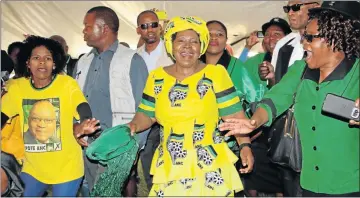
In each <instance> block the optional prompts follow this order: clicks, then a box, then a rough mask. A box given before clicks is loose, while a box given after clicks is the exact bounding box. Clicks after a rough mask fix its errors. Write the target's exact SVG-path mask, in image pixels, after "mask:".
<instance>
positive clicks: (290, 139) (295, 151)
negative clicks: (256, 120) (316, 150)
mask: <svg viewBox="0 0 360 198" xmlns="http://www.w3.org/2000/svg"><path fill="white" fill-rule="evenodd" d="M306 68H307V66H305V70H304V71H303V74H302V76H301V81H300V83H299V84H298V86H297V88H296V91H295V93H294V95H293V104H292V105H291V107H290V108H289V109H288V110H287V112H286V115H285V124H284V127H283V130H282V133H281V135H280V138H279V141H278V142H277V144H276V145H274V144H272V146H271V148H270V152H269V157H270V161H272V162H273V163H275V164H279V165H281V166H286V167H289V168H291V169H293V170H294V171H296V172H301V165H302V152H301V141H300V134H299V130H298V128H297V124H296V120H295V116H294V104H295V97H296V92H297V91H298V89H299V86H300V84H301V82H302V79H303V78H304V75H305V72H306Z"/></svg>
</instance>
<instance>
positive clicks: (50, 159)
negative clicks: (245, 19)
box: [1, 0, 360, 197]
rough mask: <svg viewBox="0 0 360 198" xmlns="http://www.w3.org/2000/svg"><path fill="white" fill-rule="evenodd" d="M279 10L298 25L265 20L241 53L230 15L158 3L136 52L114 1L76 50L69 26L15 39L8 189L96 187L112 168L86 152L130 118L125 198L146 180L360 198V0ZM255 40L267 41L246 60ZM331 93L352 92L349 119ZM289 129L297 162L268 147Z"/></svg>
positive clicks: (166, 189)
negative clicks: (134, 147)
mask: <svg viewBox="0 0 360 198" xmlns="http://www.w3.org/2000/svg"><path fill="white" fill-rule="evenodd" d="M283 10H284V12H285V13H286V14H287V16H288V21H289V23H288V22H287V21H286V20H284V19H282V18H279V17H277V16H274V18H271V19H269V21H268V22H266V23H264V24H263V25H262V26H261V27H259V28H261V32H262V33H263V35H264V38H263V39H261V38H259V36H258V35H257V31H254V32H252V33H251V34H250V36H249V37H248V38H247V40H246V46H245V48H244V50H243V51H242V53H241V55H240V57H238V58H237V57H234V56H233V54H232V51H230V48H229V47H228V44H227V39H228V32H227V27H226V26H225V25H224V23H223V22H221V21H218V20H210V21H204V20H203V19H202V18H200V17H197V16H177V17H173V18H171V19H170V20H166V21H161V20H159V17H158V15H157V14H156V10H154V9H153V10H145V11H143V12H141V13H140V14H139V15H138V17H137V19H136V20H137V21H136V22H137V26H138V27H137V28H136V33H137V34H138V35H139V36H140V39H139V43H138V48H137V50H133V49H130V48H129V45H128V44H127V43H125V42H120V41H119V40H118V32H119V26H120V23H119V18H118V16H117V14H116V13H115V12H114V11H113V10H112V9H111V8H109V7H105V6H98V7H93V8H91V9H90V10H89V11H88V12H87V13H85V16H84V20H83V24H84V29H83V34H84V41H85V42H86V44H87V45H88V46H90V47H92V49H91V51H90V52H88V53H86V54H82V55H81V56H80V57H79V58H78V59H73V58H72V57H71V56H70V55H69V54H68V49H69V47H68V45H67V43H66V41H65V39H64V38H63V37H62V36H60V35H53V36H51V37H49V38H45V37H41V36H36V35H27V36H26V39H25V40H24V41H17V42H14V43H12V44H11V45H9V47H8V50H7V52H5V51H3V50H2V55H1V68H2V72H1V77H2V81H1V86H2V91H1V95H2V100H1V104H2V109H1V150H2V151H1V152H2V153H1V158H2V159H1V168H2V169H1V193H2V196H24V197H27V196H30V197H32V196H38V197H41V196H44V194H46V193H47V191H48V189H49V187H50V186H51V187H52V191H51V196H71V197H74V196H84V197H87V196H91V195H93V194H92V192H93V191H94V188H96V184H97V183H98V182H99V181H100V180H104V178H103V177H101V176H102V175H104V173H106V171H107V168H108V167H107V165H106V163H105V164H104V163H103V161H101V162H100V161H96V160H93V158H89V157H88V156H87V155H86V153H87V150H88V148H89V149H90V148H91V145H94V144H95V143H99V141H97V140H101V139H102V137H104V136H102V134H105V133H103V132H104V131H109V130H110V129H117V128H116V127H117V126H123V127H120V128H124V127H125V128H128V130H129V131H130V134H129V136H136V137H137V138H136V141H137V144H138V146H139V151H138V152H137V154H136V155H137V156H138V157H137V158H136V160H135V161H132V162H131V164H128V165H129V166H131V167H132V168H131V170H130V171H129V172H128V173H126V175H127V179H126V181H125V182H124V183H123V184H122V185H121V186H119V191H121V192H117V194H122V195H123V196H126V197H136V196H137V187H138V184H139V178H140V180H143V182H144V183H146V186H147V188H148V191H149V196H159V197H166V196H205V197H211V196H236V197H240V196H241V197H242V196H251V197H257V196H276V197H283V196H285V197H300V196H304V197H316V196H354V197H359V196H360V176H359V174H360V173H359V169H360V168H359V165H360V163H359V160H360V159H359V156H360V155H359V154H360V153H359V150H360V148H359V142H360V141H359V140H360V139H359V67H360V62H359V57H360V12H359V10H360V3H359V2H356V1H331V2H328V1H325V2H321V1H318V0H313V1H310V0H301V1H300V0H290V1H288V3H287V5H285V6H283ZM258 43H261V45H262V47H263V51H264V52H262V53H259V54H257V55H255V56H253V57H248V52H249V50H250V49H251V48H252V47H253V46H254V45H256V44H258ZM13 72H14V75H12V76H10V74H11V73H13ZM329 94H332V95H335V97H336V96H339V97H338V98H339V100H341V101H350V103H351V105H350V108H351V109H352V112H345V114H348V117H346V116H345V117H344V116H343V117H339V116H341V115H342V114H336V113H338V112H333V114H335V115H333V114H326V113H324V112H323V111H322V107H323V103H324V101H325V100H326V99H327V96H329ZM344 98H345V100H344ZM346 99H347V100H346ZM339 103H340V102H339V101H338V102H336V103H333V104H332V106H334V107H336V106H337V105H342V104H339ZM338 109H341V107H340V108H338ZM345 109H347V108H343V110H345ZM289 112H290V114H289ZM291 113H293V117H291V118H290V117H289V115H292V114H291ZM356 113H357V117H356ZM351 116H352V117H351ZM295 120H296V125H291V126H292V127H288V126H289V123H290V124H291V123H292V124H294V122H295ZM294 126H295V127H296V129H297V130H296V131H298V133H299V136H300V142H301V144H295V143H293V144H292V145H291V146H292V147H299V149H300V150H301V153H302V155H301V156H300V160H301V164H302V166H301V170H299V169H294V168H293V167H292V166H290V165H289V164H286V163H285V164H284V163H279V162H277V161H275V160H274V159H273V158H272V155H273V154H274V150H275V149H276V148H277V146H278V145H279V144H280V141H281V140H282V137H283V136H284V131H289V130H295V129H294ZM114 131H115V132H116V130H113V132H114ZM109 143H111V144H116V141H111V142H109ZM116 146H117V145H116ZM97 147H100V148H101V147H102V145H99V144H97ZM108 147H109V146H108V145H105V144H104V145H103V148H102V149H103V150H105V149H106V148H108ZM119 147H121V145H119ZM285 149H289V148H285ZM109 152H113V151H109ZM290 157H292V156H290ZM115 162H116V163H121V162H123V163H130V162H128V161H127V160H124V161H121V160H118V161H115ZM139 162H140V163H141V164H138V163H139ZM138 165H139V166H141V167H142V170H143V175H140V174H139V173H138V172H137V167H138ZM117 178H118V177H117ZM105 179H109V180H111V179H112V178H111V176H110V177H109V178H105ZM115 190H116V189H115ZM97 193H99V192H97ZM100 193H101V192H100ZM107 193H108V192H107ZM104 195H105V194H104ZM106 195H108V194H106Z"/></svg>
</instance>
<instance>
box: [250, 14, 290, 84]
mask: <svg viewBox="0 0 360 198" xmlns="http://www.w3.org/2000/svg"><path fill="white" fill-rule="evenodd" d="M261 29H262V33H263V35H264V40H263V46H264V50H265V52H264V53H260V54H258V55H256V56H254V57H252V58H249V59H248V60H247V61H246V62H245V63H244V66H245V67H246V69H248V70H249V72H250V73H252V74H254V75H255V76H256V77H257V78H256V80H257V83H259V84H262V85H263V86H265V87H267V86H268V85H270V86H271V85H273V84H274V83H275V76H274V75H272V72H271V71H273V70H274V67H273V66H272V65H271V58H272V54H273V51H274V49H275V46H276V44H277V42H278V41H279V40H280V39H282V38H283V37H285V36H286V35H288V34H290V33H291V29H290V26H289V24H288V23H287V22H286V21H285V20H284V19H282V18H278V17H275V18H273V19H271V20H270V21H269V22H267V23H265V24H263V25H262V27H261ZM270 86H269V87H270Z"/></svg>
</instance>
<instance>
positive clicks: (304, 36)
mask: <svg viewBox="0 0 360 198" xmlns="http://www.w3.org/2000/svg"><path fill="white" fill-rule="evenodd" d="M320 37H321V36H320V35H319V34H317V35H314V34H307V33H306V32H304V35H303V39H305V40H307V41H308V42H309V43H311V42H312V41H313V39H314V38H320Z"/></svg>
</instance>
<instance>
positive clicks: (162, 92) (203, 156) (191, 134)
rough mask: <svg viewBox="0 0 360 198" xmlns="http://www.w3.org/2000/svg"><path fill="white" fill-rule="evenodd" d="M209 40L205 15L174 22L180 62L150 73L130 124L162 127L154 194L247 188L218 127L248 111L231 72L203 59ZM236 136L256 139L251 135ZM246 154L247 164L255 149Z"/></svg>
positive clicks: (170, 32)
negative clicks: (203, 17)
mask: <svg viewBox="0 0 360 198" xmlns="http://www.w3.org/2000/svg"><path fill="white" fill-rule="evenodd" d="M208 43H209V32H208V30H207V27H206V22H205V21H203V20H202V19H200V18H197V17H175V18H173V19H172V20H170V21H169V23H168V25H167V27H166V29H165V45H166V50H167V52H168V53H169V54H170V55H171V56H172V58H173V59H174V60H175V64H173V65H170V66H167V67H160V68H158V69H156V70H154V71H153V72H151V73H150V75H149V78H148V80H147V83H146V86H145V89H144V94H143V99H142V102H141V104H140V106H139V108H138V112H137V113H136V115H135V117H134V119H133V120H132V121H131V122H130V123H129V124H128V125H129V127H130V129H131V131H132V132H133V133H134V132H140V131H143V130H145V129H147V128H149V127H150V126H151V125H152V124H153V123H155V122H158V123H159V124H160V126H161V129H160V141H161V142H160V145H159V147H158V148H157V150H156V152H155V154H154V157H153V162H152V166H151V174H152V175H153V176H154V177H153V186H152V189H151V190H150V196H228V195H230V196H232V195H233V194H234V191H235V192H237V191H240V190H242V189H243V186H242V183H241V180H240V178H239V174H238V173H237V170H236V169H235V166H234V163H235V162H236V161H237V160H238V158H237V157H236V156H235V155H234V154H233V153H232V152H231V151H230V149H229V148H228V146H227V144H226V142H225V141H224V137H223V134H222V132H220V131H219V130H218V129H217V125H218V123H219V122H220V121H221V118H229V117H238V118H244V117H245V115H244V112H243V111H242V107H241V104H240V100H239V97H238V96H237V94H236V91H235V88H234V86H233V84H232V82H231V79H230V77H229V75H228V74H227V72H226V70H225V69H224V68H223V67H219V66H215V65H205V64H204V63H202V62H200V60H199V57H200V55H201V54H204V53H205V51H206V48H207V45H208ZM236 139H237V140H238V143H239V144H243V143H245V144H246V143H249V142H250V140H249V138H248V137H236ZM244 156H245V157H244V159H242V160H243V163H244V164H246V163H247V159H248V158H251V157H252V154H251V151H250V152H248V153H246V154H244ZM249 166H251V164H249Z"/></svg>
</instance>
